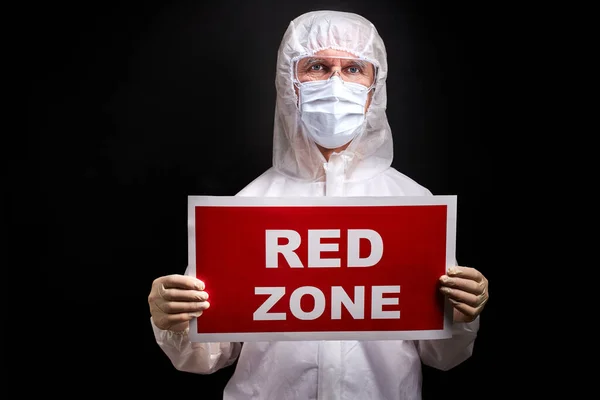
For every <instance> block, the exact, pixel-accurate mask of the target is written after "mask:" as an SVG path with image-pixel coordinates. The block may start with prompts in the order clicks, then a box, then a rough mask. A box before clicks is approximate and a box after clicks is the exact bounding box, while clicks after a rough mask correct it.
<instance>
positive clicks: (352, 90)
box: [299, 76, 369, 149]
mask: <svg viewBox="0 0 600 400" xmlns="http://www.w3.org/2000/svg"><path fill="white" fill-rule="evenodd" d="M299 91H300V93H299V94H300V114H301V119H302V121H303V122H304V126H305V128H306V130H307V132H308V134H309V135H310V137H311V138H312V139H313V140H314V141H315V142H316V143H318V144H319V145H321V146H323V147H325V148H327V149H335V148H337V147H340V146H343V145H345V144H346V143H348V142H350V141H351V140H352V139H354V138H355V137H356V136H357V135H358V134H359V133H360V132H361V130H362V126H363V122H364V120H365V105H366V103H367V97H368V94H369V89H368V88H367V87H365V86H363V85H360V84H358V83H352V82H344V81H343V80H341V79H340V78H339V77H338V76H333V77H331V78H330V79H327V80H322V81H309V82H303V83H301V84H300V85H299Z"/></svg>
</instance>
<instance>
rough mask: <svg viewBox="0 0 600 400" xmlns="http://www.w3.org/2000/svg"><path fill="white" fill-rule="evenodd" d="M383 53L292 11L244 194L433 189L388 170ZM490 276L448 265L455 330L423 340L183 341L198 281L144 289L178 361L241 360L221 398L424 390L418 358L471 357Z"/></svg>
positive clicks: (345, 18) (165, 344)
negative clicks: (260, 166) (260, 169)
mask: <svg viewBox="0 0 600 400" xmlns="http://www.w3.org/2000/svg"><path fill="white" fill-rule="evenodd" d="M387 72H388V71H387V62H386V51H385V47H384V44H383V41H382V39H381V38H380V36H379V34H378V33H377V30H376V29H375V27H374V26H373V25H372V24H371V23H370V22H369V21H367V20H366V19H364V18H363V17H361V16H359V15H356V14H351V13H343V12H332V11H317V12H309V13H307V14H304V15H301V16H299V17H298V18H296V19H295V20H293V21H292V22H291V23H290V25H289V27H288V29H287V31H286V32H285V34H284V37H283V40H282V42H281V46H280V48H279V53H278V59H277V73H276V88H277V102H276V109H275V124H274V149H273V166H272V168H270V169H269V170H267V171H266V172H264V173H263V174H262V175H261V176H259V177H258V178H256V179H255V180H254V181H253V182H251V183H250V184H249V185H248V186H247V187H245V188H244V189H243V190H242V191H240V192H239V193H238V195H239V196H404V195H406V196H430V195H431V192H430V191H429V190H428V189H426V188H424V187H423V186H421V185H419V184H417V183H416V182H414V181H413V180H411V179H410V178H408V177H407V176H405V175H403V174H401V173H400V172H398V171H397V170H395V169H393V168H391V162H392V134H391V130H390V127H389V124H388V121H387V118H386V113H385V109H386V101H387V99H386V96H387V95H386V86H385V81H386V77H387ZM487 287H488V282H487V279H486V278H485V277H484V276H483V275H482V274H481V273H479V272H478V271H477V270H475V269H472V268H467V267H453V268H450V269H449V271H448V275H444V276H442V277H440V290H441V291H442V292H443V293H444V294H445V295H447V296H448V298H449V299H450V301H451V302H452V304H453V305H454V324H453V328H452V329H453V336H452V338H450V339H443V340H421V341H407V340H397V341H315V342H311V341H297V342H294V341H289V342H258V343H256V342H248V343H244V345H243V346H242V344H241V343H190V341H189V339H188V334H187V332H188V326H189V322H188V321H189V320H190V319H192V318H195V317H200V318H201V315H202V313H203V312H205V311H206V310H207V309H208V307H209V305H210V303H209V301H208V292H209V291H210V288H205V286H204V283H203V282H201V281H199V280H197V279H196V278H195V277H191V276H185V275H183V276H182V275H170V276H165V277H161V278H158V279H156V280H155V282H154V283H153V286H152V290H151V293H150V295H149V299H148V300H149V304H150V311H151V314H152V318H151V321H152V326H153V329H154V333H155V337H156V341H157V343H158V344H159V346H160V347H161V348H162V349H163V350H164V352H165V353H166V354H167V355H168V357H169V358H170V359H171V361H172V362H173V364H174V366H175V367H176V368H177V369H180V370H183V371H189V372H194V373H199V374H209V373H212V372H214V371H217V370H218V369H220V368H223V367H225V366H228V365H231V364H232V363H234V362H235V360H236V359H237V360H238V364H237V367H236V370H235V372H234V374H233V376H232V377H231V379H230V381H229V382H228V384H227V386H226V388H225V393H224V398H225V399H249V398H252V399H276V400H284V399H317V398H318V399H322V398H325V399H361V400H363V399H371V400H373V399H420V398H421V363H424V364H426V365H429V366H432V367H435V368H438V369H442V370H447V369H449V368H452V367H454V366H456V365H457V364H459V363H461V362H463V361H464V360H466V359H467V358H468V357H470V356H471V354H472V350H473V344H474V341H475V338H476V334H477V331H478V328H479V318H478V316H479V314H480V313H481V311H482V309H483V307H484V305H485V303H486V302H487V299H488V291H487Z"/></svg>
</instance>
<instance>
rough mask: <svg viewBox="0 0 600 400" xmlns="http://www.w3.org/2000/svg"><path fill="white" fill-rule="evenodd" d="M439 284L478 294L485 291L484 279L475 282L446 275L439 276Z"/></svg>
mask: <svg viewBox="0 0 600 400" xmlns="http://www.w3.org/2000/svg"><path fill="white" fill-rule="evenodd" d="M440 284H441V285H442V286H447V287H449V288H455V289H459V290H464V291H465V292H469V293H472V294H474V295H480V294H482V293H484V292H485V291H486V282H485V281H480V282H477V281H474V280H471V279H464V278H456V277H449V276H448V275H442V276H441V277H440Z"/></svg>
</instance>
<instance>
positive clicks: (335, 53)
mask: <svg viewBox="0 0 600 400" xmlns="http://www.w3.org/2000/svg"><path fill="white" fill-rule="evenodd" d="M314 56H321V57H357V55H356V54H352V53H349V52H347V51H342V50H335V49H325V50H321V51H317V52H316V53H315V54H314Z"/></svg>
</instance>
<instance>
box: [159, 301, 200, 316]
mask: <svg viewBox="0 0 600 400" xmlns="http://www.w3.org/2000/svg"><path fill="white" fill-rule="evenodd" d="M155 306H156V307H158V309H159V310H160V311H162V312H163V313H164V314H182V313H184V314H185V313H195V312H198V311H204V310H206V309H207V308H208V307H210V303H209V302H208V301H201V302H187V301H185V302H183V301H168V302H162V303H160V302H157V303H155Z"/></svg>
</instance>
